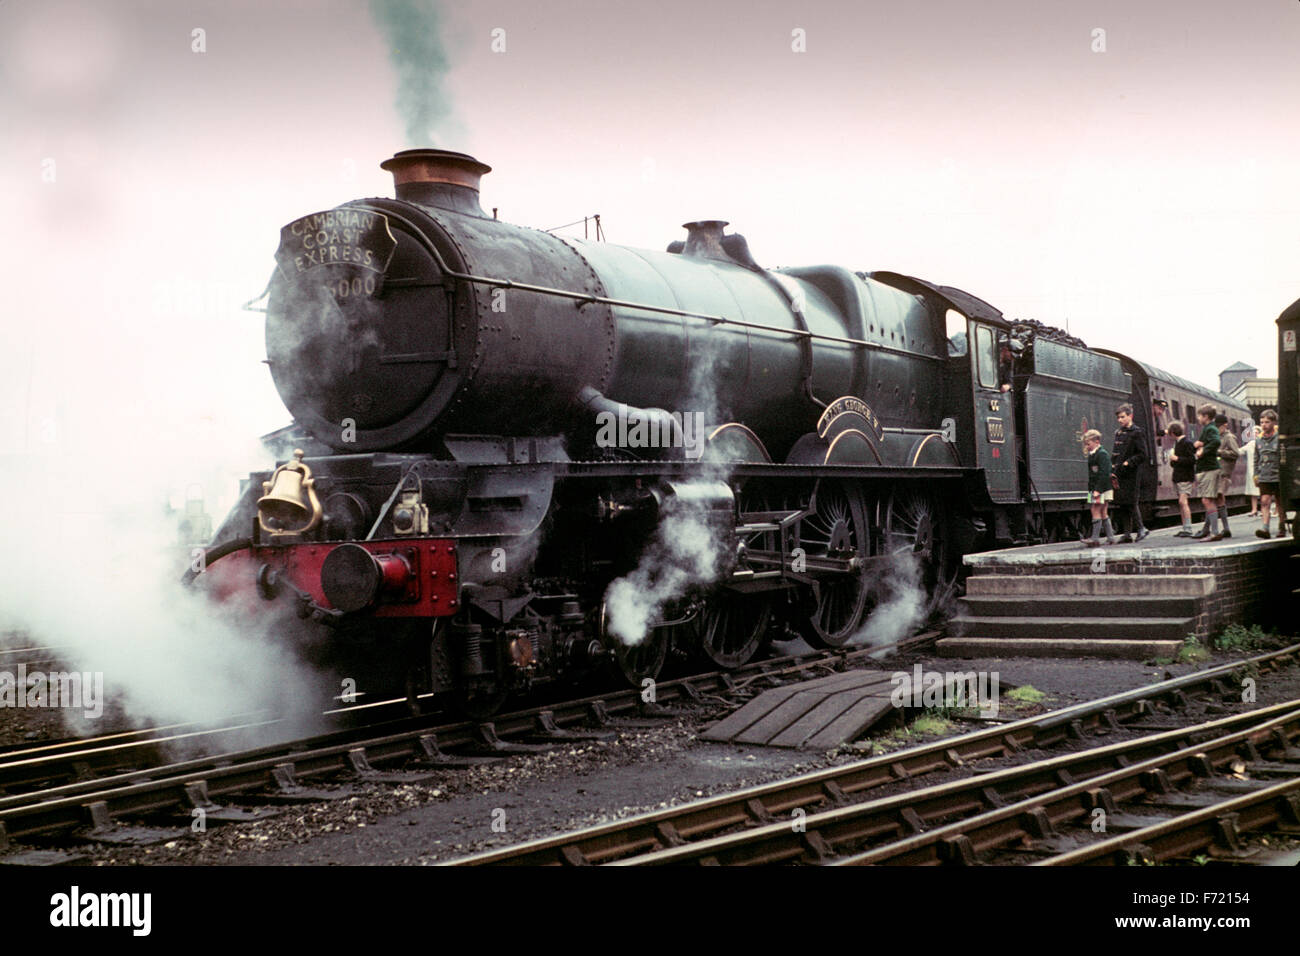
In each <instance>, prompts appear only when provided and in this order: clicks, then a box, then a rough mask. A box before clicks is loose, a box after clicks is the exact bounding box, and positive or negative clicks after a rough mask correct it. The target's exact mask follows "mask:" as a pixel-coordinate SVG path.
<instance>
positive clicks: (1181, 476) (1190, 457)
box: [1165, 422, 1196, 538]
mask: <svg viewBox="0 0 1300 956" xmlns="http://www.w3.org/2000/svg"><path fill="white" fill-rule="evenodd" d="M1165 430H1166V431H1167V432H1168V433H1169V434H1170V435H1172V436H1173V438H1174V449H1173V451H1172V452H1171V453H1170V455H1169V460H1170V461H1171V462H1173V465H1174V490H1176V491H1177V492H1178V511H1179V513H1180V514H1181V515H1182V517H1183V527H1182V530H1181V531H1179V532H1178V533H1177V534H1175V535H1174V537H1175V538H1190V537H1191V536H1192V504H1191V501H1192V495H1194V494H1196V446H1195V445H1193V444H1192V440H1191V439H1190V438H1188V437H1187V430H1186V429H1185V428H1183V423H1182V422H1170V423H1169V424H1168V425H1167V426H1165Z"/></svg>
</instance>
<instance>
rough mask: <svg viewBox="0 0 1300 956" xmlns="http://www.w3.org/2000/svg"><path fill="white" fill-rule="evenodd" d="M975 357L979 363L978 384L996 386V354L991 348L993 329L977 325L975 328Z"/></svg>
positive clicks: (986, 386) (985, 386) (987, 386)
mask: <svg viewBox="0 0 1300 956" xmlns="http://www.w3.org/2000/svg"><path fill="white" fill-rule="evenodd" d="M975 359H976V362H977V363H978V364H979V376H980V385H982V386H983V387H984V388H997V387H998V356H997V353H996V352H995V351H994V348H993V330H992V329H990V328H988V327H987V326H983V325H981V326H977V327H976V330H975Z"/></svg>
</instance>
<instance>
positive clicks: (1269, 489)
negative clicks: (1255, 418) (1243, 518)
mask: <svg viewBox="0 0 1300 956" xmlns="http://www.w3.org/2000/svg"><path fill="white" fill-rule="evenodd" d="M1280 449H1281V443H1280V441H1279V437H1278V433H1277V412H1275V411H1273V409H1271V408H1266V409H1264V411H1263V412H1261V413H1260V416H1259V437H1258V438H1256V439H1255V480H1256V481H1257V482H1258V483H1259V513H1260V519H1261V520H1262V521H1263V522H1264V526H1263V527H1262V528H1260V529H1258V530H1257V531H1256V532H1255V534H1256V536H1258V537H1260V538H1267V537H1269V533H1268V525H1269V522H1270V521H1271V520H1272V517H1273V502H1274V501H1276V500H1277V494H1278V481H1279V480H1280V479H1281V470H1280V465H1281V451H1280ZM1277 524H1278V528H1277V536H1278V537H1279V538H1280V537H1282V536H1283V535H1284V534H1286V509H1285V508H1284V507H1283V506H1281V505H1279V506H1278V520H1277Z"/></svg>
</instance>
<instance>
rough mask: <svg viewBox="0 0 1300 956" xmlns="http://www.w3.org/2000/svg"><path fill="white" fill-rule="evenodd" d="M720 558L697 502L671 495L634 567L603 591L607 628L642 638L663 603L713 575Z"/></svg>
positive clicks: (626, 638) (634, 640) (632, 640)
mask: <svg viewBox="0 0 1300 956" xmlns="http://www.w3.org/2000/svg"><path fill="white" fill-rule="evenodd" d="M721 559H722V550H721V542H719V541H718V540H717V539H716V537H715V536H714V533H713V529H711V528H710V527H709V525H708V524H707V523H706V521H705V519H704V515H703V513H702V511H701V510H700V509H699V507H698V506H696V505H693V504H686V503H682V502H680V501H679V500H678V499H675V498H674V499H672V501H671V503H670V504H669V505H667V507H666V510H665V514H664V516H663V518H662V519H661V520H660V522H659V527H658V528H656V529H655V535H654V538H652V539H651V541H650V544H649V545H648V546H647V548H646V550H645V552H644V554H643V555H642V556H641V561H640V562H639V563H638V564H637V567H636V569H635V570H633V571H632V573H631V574H628V575H626V576H624V577H621V578H618V579H617V580H615V581H613V582H612V583H611V584H610V586H609V588H608V589H607V590H606V592H605V606H606V612H607V619H608V621H609V624H608V627H609V632H610V633H611V634H613V635H614V637H616V638H618V639H619V640H620V641H622V642H623V643H624V644H629V645H634V644H639V643H641V641H643V640H645V637H646V635H647V634H648V633H649V631H650V627H651V625H653V624H654V623H655V622H656V621H658V620H660V619H661V616H662V613H663V610H664V608H665V607H667V606H668V605H669V604H671V603H672V602H673V601H676V600H679V599H680V598H682V597H684V596H685V595H686V594H687V593H688V592H689V591H690V590H691V589H692V588H694V587H702V586H704V585H707V584H710V583H712V582H713V581H715V580H716V579H717V577H718V574H719V571H720V569H721V565H722V562H721Z"/></svg>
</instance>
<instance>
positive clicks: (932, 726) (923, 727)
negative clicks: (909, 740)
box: [912, 714, 952, 734]
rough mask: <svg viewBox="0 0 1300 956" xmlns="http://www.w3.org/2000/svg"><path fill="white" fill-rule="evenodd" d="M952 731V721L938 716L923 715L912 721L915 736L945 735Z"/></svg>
mask: <svg viewBox="0 0 1300 956" xmlns="http://www.w3.org/2000/svg"><path fill="white" fill-rule="evenodd" d="M951 729H952V721H950V720H948V719H947V718H946V717H940V716H939V715H938V714H922V715H921V716H920V717H918V718H916V720H914V721H912V733H914V734H945V733H947V732H948V731H949V730H951Z"/></svg>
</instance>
